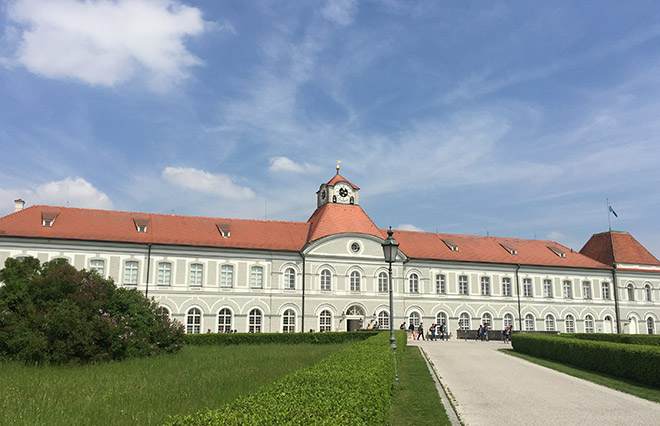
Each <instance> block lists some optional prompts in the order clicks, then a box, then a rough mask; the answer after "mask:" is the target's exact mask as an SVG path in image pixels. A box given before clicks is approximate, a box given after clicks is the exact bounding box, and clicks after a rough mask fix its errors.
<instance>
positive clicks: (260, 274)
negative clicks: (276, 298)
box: [250, 266, 264, 288]
mask: <svg viewBox="0 0 660 426" xmlns="http://www.w3.org/2000/svg"><path fill="white" fill-rule="evenodd" d="M263 286H264V268H262V267H261V266H253V267H252V269H250V287H252V288H263Z"/></svg>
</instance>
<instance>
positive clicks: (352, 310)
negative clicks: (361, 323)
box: [346, 305, 364, 317]
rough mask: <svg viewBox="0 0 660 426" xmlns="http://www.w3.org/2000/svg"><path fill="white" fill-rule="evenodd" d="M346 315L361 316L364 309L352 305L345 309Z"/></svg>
mask: <svg viewBox="0 0 660 426" xmlns="http://www.w3.org/2000/svg"><path fill="white" fill-rule="evenodd" d="M346 315H347V316H349V317H363V316H364V310H363V309H362V308H361V307H359V306H358V305H352V306H350V307H349V308H348V309H347V310H346Z"/></svg>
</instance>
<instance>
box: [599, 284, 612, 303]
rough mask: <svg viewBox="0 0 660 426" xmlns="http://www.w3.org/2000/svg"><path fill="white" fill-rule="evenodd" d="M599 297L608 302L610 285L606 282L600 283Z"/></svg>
mask: <svg viewBox="0 0 660 426" xmlns="http://www.w3.org/2000/svg"><path fill="white" fill-rule="evenodd" d="M600 297H602V298H603V300H610V283H609V282H607V281H603V282H602V283H600Z"/></svg>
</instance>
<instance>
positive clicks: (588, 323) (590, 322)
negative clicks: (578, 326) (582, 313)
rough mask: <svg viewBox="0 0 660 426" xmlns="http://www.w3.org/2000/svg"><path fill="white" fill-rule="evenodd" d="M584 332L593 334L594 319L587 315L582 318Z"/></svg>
mask: <svg viewBox="0 0 660 426" xmlns="http://www.w3.org/2000/svg"><path fill="white" fill-rule="evenodd" d="M584 332H585V333H593V332H594V317H592V316H591V315H587V316H586V317H584Z"/></svg>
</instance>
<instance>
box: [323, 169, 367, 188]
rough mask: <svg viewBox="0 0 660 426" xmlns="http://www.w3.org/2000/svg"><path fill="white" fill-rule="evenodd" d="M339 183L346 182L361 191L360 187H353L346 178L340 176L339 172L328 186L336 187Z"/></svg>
mask: <svg viewBox="0 0 660 426" xmlns="http://www.w3.org/2000/svg"><path fill="white" fill-rule="evenodd" d="M338 182H346V183H347V184H349V185H351V186H352V187H353V189H360V187H359V186H356V185H353V184H352V183H350V182H349V181H347V180H346V179H345V178H343V177H342V175H340V174H339V172H337V174H336V175H335V176H334V177H333V178H332V179H330V182H328V183H327V185H328V186H334V185H335V184H337V183H338Z"/></svg>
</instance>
